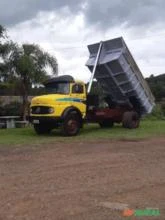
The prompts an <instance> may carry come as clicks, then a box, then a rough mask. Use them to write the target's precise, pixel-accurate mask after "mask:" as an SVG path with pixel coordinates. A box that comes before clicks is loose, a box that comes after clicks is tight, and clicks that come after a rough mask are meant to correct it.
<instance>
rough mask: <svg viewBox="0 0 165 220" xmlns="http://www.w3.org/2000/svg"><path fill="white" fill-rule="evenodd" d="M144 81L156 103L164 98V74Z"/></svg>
mask: <svg viewBox="0 0 165 220" xmlns="http://www.w3.org/2000/svg"><path fill="white" fill-rule="evenodd" d="M146 80H147V82H148V84H149V86H150V88H151V91H152V92H153V95H154V96H155V98H156V101H160V100H161V99H163V98H165V74H161V75H158V76H153V75H151V76H150V77H149V78H147V79H146Z"/></svg>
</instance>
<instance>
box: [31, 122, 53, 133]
mask: <svg viewBox="0 0 165 220" xmlns="http://www.w3.org/2000/svg"><path fill="white" fill-rule="evenodd" d="M33 127H34V130H35V132H36V133H37V134H49V133H50V132H51V128H48V127H46V126H45V125H42V124H34V125H33Z"/></svg>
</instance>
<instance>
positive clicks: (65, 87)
mask: <svg viewBox="0 0 165 220" xmlns="http://www.w3.org/2000/svg"><path fill="white" fill-rule="evenodd" d="M45 90H46V94H68V93H69V83H52V84H48V85H46V86H45Z"/></svg>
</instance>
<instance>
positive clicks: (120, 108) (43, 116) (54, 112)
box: [30, 37, 155, 136]
mask: <svg viewBox="0 0 165 220" xmlns="http://www.w3.org/2000/svg"><path fill="white" fill-rule="evenodd" d="M88 50H89V58H88V60H87V63H86V66H87V67H88V69H89V70H90V72H91V77H90V81H89V83H88V86H86V85H85V83H84V82H82V81H80V80H75V79H74V78H73V77H72V76H69V75H64V76H57V77H54V78H51V79H49V80H48V81H46V82H45V83H44V86H45V91H46V94H44V95H41V96H38V97H34V98H33V99H32V101H31V105H30V112H31V113H30V121H31V123H32V124H33V126H34V129H35V131H36V133H37V134H45V133H49V132H51V130H52V129H54V128H60V129H61V133H62V134H63V135H65V136H74V135H77V134H78V133H79V131H80V129H81V128H83V124H84V123H85V122H88V123H98V124H99V125H100V127H101V128H111V127H112V126H113V125H114V123H121V124H122V126H123V127H124V128H129V129H133V128H138V127H139V123H140V119H141V117H142V116H144V115H146V114H148V113H150V112H151V111H152V109H153V106H154V105H155V103H154V97H153V95H152V93H151V90H150V88H149V86H148V84H147V82H146V81H145V79H144V78H143V75H142V73H141V71H140V69H139V68H138V66H137V64H136V62H135V60H134V58H133V56H132V55H131V53H130V51H129V49H128V47H127V45H126V43H125V41H124V39H123V38H122V37H119V38H115V39H111V40H108V41H101V42H99V43H95V44H92V45H88ZM94 80H95V81H96V83H97V84H98V85H99V86H100V88H101V91H102V92H101V97H102V98H101V100H100V97H99V96H98V95H96V94H91V88H92V83H93V81H94ZM100 103H104V105H100Z"/></svg>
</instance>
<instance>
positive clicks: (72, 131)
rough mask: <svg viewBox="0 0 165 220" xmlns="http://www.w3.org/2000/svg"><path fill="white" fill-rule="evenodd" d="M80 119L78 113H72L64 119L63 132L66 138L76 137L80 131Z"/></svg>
mask: <svg viewBox="0 0 165 220" xmlns="http://www.w3.org/2000/svg"><path fill="white" fill-rule="evenodd" d="M80 127H81V125H80V118H79V116H78V114H77V113H74V112H73V113H70V114H68V115H67V116H66V118H65V119H64V122H63V123H62V126H61V132H62V134H63V135H64V136H75V135H77V134H78V133H79V131H80Z"/></svg>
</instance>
